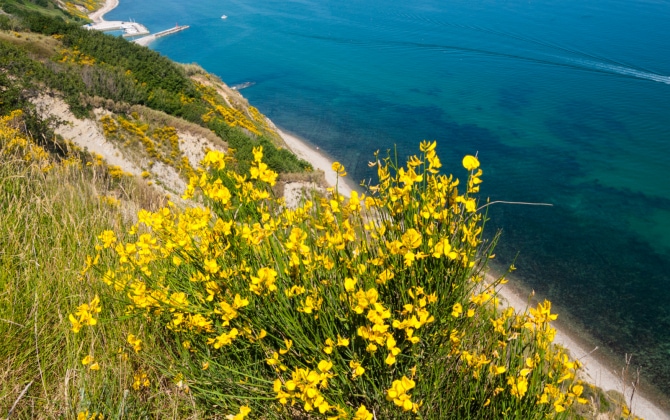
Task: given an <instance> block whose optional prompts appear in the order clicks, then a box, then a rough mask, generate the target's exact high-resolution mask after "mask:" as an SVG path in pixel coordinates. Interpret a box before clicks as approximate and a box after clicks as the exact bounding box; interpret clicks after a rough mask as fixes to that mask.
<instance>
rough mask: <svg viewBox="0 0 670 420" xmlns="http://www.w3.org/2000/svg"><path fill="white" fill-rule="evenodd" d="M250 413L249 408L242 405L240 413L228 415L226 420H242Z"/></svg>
mask: <svg viewBox="0 0 670 420" xmlns="http://www.w3.org/2000/svg"><path fill="white" fill-rule="evenodd" d="M249 413H251V408H249V406H246V405H243V406H241V407H240V412H239V413H238V414H236V415H234V416H233V415H228V416H226V419H228V420H243V419H244V418H245V417H246V416H248V415H249Z"/></svg>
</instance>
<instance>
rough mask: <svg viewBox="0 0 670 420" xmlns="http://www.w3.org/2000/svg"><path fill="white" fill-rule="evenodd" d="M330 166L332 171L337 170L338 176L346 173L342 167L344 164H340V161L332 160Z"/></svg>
mask: <svg viewBox="0 0 670 420" xmlns="http://www.w3.org/2000/svg"><path fill="white" fill-rule="evenodd" d="M331 168H332V169H333V171H335V172H337V176H339V177H345V176H346V175H347V172H346V171H345V169H344V165H342V164H341V163H340V162H333V164H332V165H331Z"/></svg>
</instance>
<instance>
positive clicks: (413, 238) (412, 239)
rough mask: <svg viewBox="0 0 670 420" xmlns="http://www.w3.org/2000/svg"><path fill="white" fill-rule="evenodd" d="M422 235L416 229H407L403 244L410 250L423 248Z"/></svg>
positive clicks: (403, 236)
mask: <svg viewBox="0 0 670 420" xmlns="http://www.w3.org/2000/svg"><path fill="white" fill-rule="evenodd" d="M421 242H422V239H421V234H420V233H419V232H417V230H416V229H407V232H405V233H404V234H403V235H402V243H403V245H405V246H406V247H407V248H409V249H416V248H418V247H419V246H421Z"/></svg>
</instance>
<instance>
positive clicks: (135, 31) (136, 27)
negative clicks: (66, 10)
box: [84, 20, 150, 36]
mask: <svg viewBox="0 0 670 420" xmlns="http://www.w3.org/2000/svg"><path fill="white" fill-rule="evenodd" d="M84 28H86V29H90V30H94V31H101V32H110V31H123V36H139V35H147V34H149V33H150V32H149V30H148V29H147V27H146V26H144V25H142V24H141V23H137V22H125V21H121V20H112V21H106V20H105V21H102V22H97V23H89V24H88V25H84Z"/></svg>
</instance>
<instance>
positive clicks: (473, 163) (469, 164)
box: [463, 155, 479, 171]
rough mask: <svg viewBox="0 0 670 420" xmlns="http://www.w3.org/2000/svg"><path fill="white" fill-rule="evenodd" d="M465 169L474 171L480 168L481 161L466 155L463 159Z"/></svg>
mask: <svg viewBox="0 0 670 420" xmlns="http://www.w3.org/2000/svg"><path fill="white" fill-rule="evenodd" d="M463 167H464V168H465V169H467V170H468V171H473V170H475V169H477V168H479V160H478V159H477V158H476V157H474V156H472V155H466V156H465V157H464V158H463Z"/></svg>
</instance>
